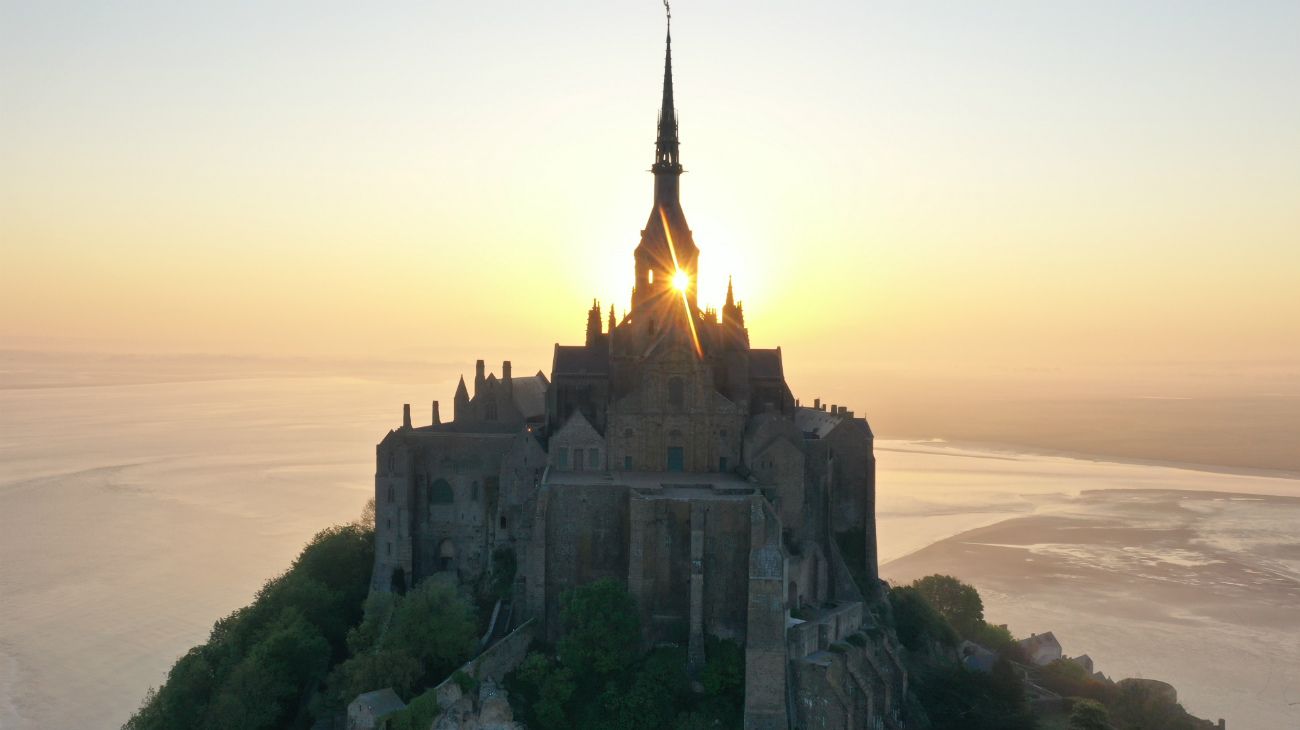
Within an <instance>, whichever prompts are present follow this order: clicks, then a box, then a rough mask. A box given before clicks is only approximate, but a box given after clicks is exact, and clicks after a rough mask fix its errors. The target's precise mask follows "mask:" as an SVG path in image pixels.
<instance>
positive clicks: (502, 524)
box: [501, 515, 506, 530]
mask: <svg viewBox="0 0 1300 730" xmlns="http://www.w3.org/2000/svg"><path fill="white" fill-rule="evenodd" d="M501 529H503V530H504V529H506V516H505V515H501Z"/></svg>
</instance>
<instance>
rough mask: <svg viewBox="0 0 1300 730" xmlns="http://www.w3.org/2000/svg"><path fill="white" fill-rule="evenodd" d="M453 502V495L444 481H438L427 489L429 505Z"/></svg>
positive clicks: (449, 486)
mask: <svg viewBox="0 0 1300 730" xmlns="http://www.w3.org/2000/svg"><path fill="white" fill-rule="evenodd" d="M454 501H455V495H454V494H452V491H451V485H450V484H448V483H447V480H446V479H439V480H437V481H436V482H434V483H433V486H431V487H429V504H451V503H452V502H454Z"/></svg>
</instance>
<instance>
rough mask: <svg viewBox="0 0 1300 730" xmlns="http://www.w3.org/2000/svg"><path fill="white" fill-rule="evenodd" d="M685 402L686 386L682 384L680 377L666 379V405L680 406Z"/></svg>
mask: <svg viewBox="0 0 1300 730" xmlns="http://www.w3.org/2000/svg"><path fill="white" fill-rule="evenodd" d="M685 402H686V386H685V385H683V384H682V379H681V378H669V379H668V405H670V406H672V407H674V408H681V407H682V405H683V404H684V403H685Z"/></svg>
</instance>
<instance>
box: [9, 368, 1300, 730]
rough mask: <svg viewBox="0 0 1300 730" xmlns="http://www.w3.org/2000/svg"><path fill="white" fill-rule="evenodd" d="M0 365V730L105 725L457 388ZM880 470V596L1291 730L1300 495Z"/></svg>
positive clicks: (368, 487)
mask: <svg viewBox="0 0 1300 730" xmlns="http://www.w3.org/2000/svg"><path fill="white" fill-rule="evenodd" d="M7 365H8V366H7V367H6V368H4V369H3V372H0V414H3V416H2V417H0V728H4V729H5V730H10V729H13V730H29V729H35V728H51V727H53V728H62V727H81V728H116V727H118V726H120V725H121V723H122V722H124V721H125V720H126V719H127V718H128V717H129V716H130V714H131V712H132V711H133V710H134V709H135V708H136V707H138V706H139V704H140V701H141V699H142V698H143V696H144V693H145V691H146V690H147V689H148V688H149V687H150V686H156V685H158V684H160V683H161V682H162V681H163V679H164V678H165V675H166V672H167V670H168V669H169V668H170V666H171V664H172V663H173V662H174V661H175V660H176V658H177V657H179V656H180V655H181V654H182V653H184V652H185V651H186V650H188V649H189V648H190V647H191V646H193V645H195V644H196V643H198V642H201V641H203V640H205V639H206V637H207V634H208V631H209V630H210V628H211V626H212V623H213V621H215V620H216V619H218V618H220V617H222V616H224V615H226V614H228V613H229V612H230V611H232V610H234V609H236V608H238V607H240V606H243V605H245V604H247V603H248V601H249V600H250V599H251V598H252V596H253V594H254V592H255V591H256V590H257V589H258V587H260V586H261V585H262V583H264V582H265V581H266V580H267V579H269V578H271V577H272V576H274V575H275V574H277V573H279V572H280V571H282V570H284V569H285V568H287V567H288V565H289V563H290V561H291V560H292V559H293V557H294V556H295V555H296V554H297V552H298V551H299V549H300V548H301V547H302V545H303V544H304V543H305V542H306V541H307V540H308V539H309V538H310V537H311V535H312V534H314V533H315V532H316V531H318V530H319V529H321V528H323V527H326V526H328V525H330V524H335V523H340V522H346V521H349V520H351V519H353V518H355V517H356V516H357V515H358V514H359V513H360V511H361V508H362V505H363V504H364V503H365V501H366V500H367V499H368V498H369V496H370V494H371V491H372V489H373V471H374V466H373V458H374V445H375V444H376V443H377V442H378V441H379V439H380V438H381V437H382V436H383V434H384V433H385V432H386V431H387V430H388V429H390V428H393V427H395V426H397V425H398V424H399V422H400V412H401V411H400V409H401V404H402V403H407V402H409V403H411V404H412V410H413V412H414V413H415V416H416V424H417V425H419V424H420V423H421V422H427V421H428V419H429V416H428V410H429V407H428V401H429V400H431V399H433V398H437V397H442V398H443V399H447V398H448V397H449V395H450V393H451V392H452V390H453V386H454V383H455V375H456V373H455V372H454V371H453V370H451V369H448V368H441V369H435V370H432V371H422V372H414V371H413V372H404V373H400V374H397V373H385V374H384V378H383V379H367V378H363V377H352V376H349V377H343V376H339V375H337V374H331V373H337V372H338V371H339V369H338V368H331V369H327V371H320V372H318V371H315V370H313V369H312V368H309V367H306V366H294V367H291V368H286V367H283V366H275V367H270V366H267V367H265V368H260V369H257V368H254V369H251V370H250V369H249V368H244V370H245V371H247V372H252V374H253V377H244V378H238V379H232V378H228V377H226V378H224V379H222V376H221V372H222V370H221V369H220V368H217V369H203V368H196V367H194V366H192V364H183V363H181V364H176V366H175V367H169V368H167V369H165V372H164V371H161V370H158V369H157V368H156V364H155V369H154V370H153V371H148V372H146V371H145V369H144V368H143V367H137V366H132V365H130V364H127V365H123V363H122V361H114V364H113V366H112V367H111V368H106V367H105V364H104V363H95V364H93V367H91V366H86V365H85V363H79V364H77V365H75V366H68V365H66V363H65V366H64V369H62V370H59V369H57V368H54V369H51V368H50V367H47V365H49V363H45V364H42V365H41V367H40V368H39V370H40V372H39V373H37V372H35V371H33V370H31V369H24V368H21V367H14V366H12V364H11V363H7ZM422 414H423V415H422ZM878 456H879V466H880V468H879V479H878V482H879V530H880V548H881V556H882V562H883V561H888V560H895V562H894V563H892V564H890V565H888V566H886V567H885V569H884V573H885V575H886V576H887V577H891V578H909V579H910V577H913V574H924V573H925V572H935V571H936V570H941V571H942V572H948V573H953V574H955V575H958V576H960V577H963V578H965V579H968V580H971V581H972V582H974V583H975V585H976V586H977V587H979V588H980V590H981V593H982V594H983V595H984V597H985V602H986V607H987V615H988V617H989V618H990V619H991V620H993V621H995V622H999V623H1000V622H1007V623H1009V624H1010V626H1011V628H1012V630H1013V631H1015V632H1016V633H1018V634H1025V633H1028V632H1029V631H1044V630H1052V631H1055V632H1056V633H1057V635H1058V637H1060V638H1061V640H1062V642H1063V643H1064V644H1065V648H1066V651H1067V653H1071V654H1079V653H1084V652H1087V653H1089V654H1091V655H1092V656H1093V658H1094V659H1096V660H1097V664H1098V668H1099V669H1100V670H1102V671H1104V672H1106V673H1107V674H1108V675H1111V676H1113V677H1122V676H1129V675H1140V676H1149V677H1155V678H1161V679H1166V680H1169V681H1172V682H1173V683H1174V684H1175V685H1176V686H1177V687H1178V690H1179V692H1180V699H1181V700H1182V701H1183V702H1184V703H1185V704H1186V705H1187V706H1188V707H1189V709H1191V710H1192V711H1193V712H1196V713H1199V714H1203V715H1206V716H1211V717H1218V716H1220V715H1222V716H1224V717H1226V718H1227V719H1228V721H1229V726H1230V727H1233V728H1245V729H1247V730H1249V729H1250V728H1261V729H1262V728H1276V727H1287V726H1288V725H1286V724H1279V723H1285V722H1288V721H1289V722H1291V723H1292V724H1293V725H1294V724H1295V722H1296V718H1295V716H1294V715H1288V714H1286V713H1288V712H1293V711H1294V708H1293V709H1292V710H1287V709H1286V708H1287V704H1286V703H1287V702H1296V701H1300V697H1297V696H1293V695H1295V694H1297V691H1296V690H1295V688H1296V687H1298V686H1300V629H1298V628H1297V627H1296V626H1295V625H1294V624H1295V623H1296V622H1294V621H1287V620H1285V618H1286V616H1288V615H1289V614H1288V613H1287V610H1288V609H1290V608H1292V607H1294V606H1296V605H1300V602H1298V601H1297V600H1296V590H1297V585H1300V535H1297V529H1296V528H1295V525H1296V524H1297V521H1298V520H1300V506H1297V504H1300V502H1297V501H1295V500H1297V499H1300V481H1296V480H1288V479H1280V478H1266V477H1254V476H1238V475H1232V474H1216V473H1209V472H1201V471H1188V470H1183V469H1175V468H1170V467H1165V466H1159V465H1140V464H1113V463H1106V462H1091V461H1082V460H1077V459H1066V458H1058V457H1045V456H1034V455H1026V454H1020V453H1015V452H1011V451H992V450H988V449H977V448H974V447H971V448H958V447H954V446H952V445H949V444H942V443H932V442H927V443H921V442H901V441H884V442H880V443H879V444H878ZM1122 490H1126V491H1122ZM1189 490H1195V491H1189ZM1250 495H1265V496H1263V497H1260V496H1250ZM972 529H978V530H981V531H982V532H976V533H970V532H968V531H969V530H972ZM954 536H958V537H954ZM1208 656H1213V657H1214V661H1209V660H1208V659H1207V657H1208Z"/></svg>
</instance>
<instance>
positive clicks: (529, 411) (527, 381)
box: [510, 372, 548, 420]
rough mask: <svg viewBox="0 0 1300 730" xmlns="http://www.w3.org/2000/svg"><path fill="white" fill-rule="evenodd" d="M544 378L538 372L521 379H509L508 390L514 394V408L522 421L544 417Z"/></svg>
mask: <svg viewBox="0 0 1300 730" xmlns="http://www.w3.org/2000/svg"><path fill="white" fill-rule="evenodd" d="M547 385H548V383H547V382H546V376H545V375H542V374H541V373H540V372H539V373H537V374H536V375H529V376H526V377H522V378H511V379H510V389H511V392H512V393H514V400H515V407H516V408H518V409H519V413H520V414H521V415H523V417H524V419H525V420H526V419H529V418H537V417H540V416H544V415H546V386H547Z"/></svg>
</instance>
